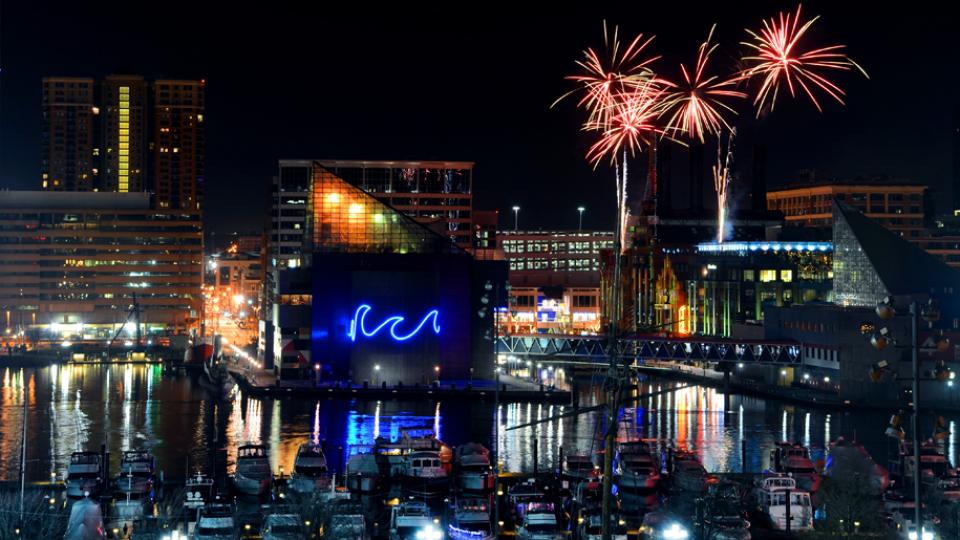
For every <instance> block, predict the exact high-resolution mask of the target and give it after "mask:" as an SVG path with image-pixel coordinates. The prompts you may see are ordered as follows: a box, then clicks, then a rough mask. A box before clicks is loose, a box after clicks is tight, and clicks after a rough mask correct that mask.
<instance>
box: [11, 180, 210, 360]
mask: <svg viewBox="0 0 960 540" xmlns="http://www.w3.org/2000/svg"><path fill="white" fill-rule="evenodd" d="M152 206H153V205H152V201H151V200H150V195H149V194H147V193H50V192H42V191H0V315H2V316H3V322H4V324H5V328H6V329H7V331H8V332H11V333H12V332H17V333H20V332H23V334H24V336H25V338H26V339H28V340H29V341H33V342H43V341H53V340H63V339H70V340H75V341H78V340H104V339H110V338H112V337H113V336H114V335H116V333H117V331H118V330H120V329H121V328H126V329H127V330H130V331H129V332H128V334H131V335H132V332H133V331H135V330H134V329H131V327H130V326H125V325H131V323H130V322H129V321H128V318H129V315H130V312H131V310H132V309H133V307H134V305H136V306H138V309H139V320H140V323H141V326H142V328H141V332H142V333H143V334H145V335H150V334H154V335H170V334H176V333H186V332H187V330H188V329H190V328H195V327H196V325H197V322H198V320H199V317H200V306H201V293H200V287H201V284H202V280H203V252H202V249H203V241H202V232H201V231H202V229H201V221H200V213H199V212H198V211H197V210H157V209H154V208H153V207H152ZM130 320H135V319H130Z"/></svg>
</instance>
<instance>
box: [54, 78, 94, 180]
mask: <svg viewBox="0 0 960 540" xmlns="http://www.w3.org/2000/svg"><path fill="white" fill-rule="evenodd" d="M42 109H43V126H42V129H41V132H42V139H43V140H42V149H41V156H42V158H41V159H42V163H41V167H40V173H41V184H40V186H41V187H42V188H43V189H45V190H53V191H91V190H92V189H93V188H94V187H95V182H94V177H95V176H96V166H95V165H94V162H95V159H96V157H97V153H98V152H99V150H98V149H97V148H96V143H95V141H96V137H95V129H96V120H95V119H96V117H97V115H98V113H99V109H98V108H97V107H95V106H94V83H93V79H88V78H81V77H45V78H44V79H43V103H42Z"/></svg>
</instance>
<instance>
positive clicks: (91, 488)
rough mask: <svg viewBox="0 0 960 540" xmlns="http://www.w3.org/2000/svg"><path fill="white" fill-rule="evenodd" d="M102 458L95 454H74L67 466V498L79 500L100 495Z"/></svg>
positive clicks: (71, 455)
mask: <svg viewBox="0 0 960 540" xmlns="http://www.w3.org/2000/svg"><path fill="white" fill-rule="evenodd" d="M102 481H103V457H102V456H101V455H100V454H99V453H97V452H74V453H72V454H70V465H68V466H67V481H66V484H67V497H70V498H71V499H80V498H83V497H86V496H91V497H92V496H95V495H97V494H98V493H100V488H101V483H102Z"/></svg>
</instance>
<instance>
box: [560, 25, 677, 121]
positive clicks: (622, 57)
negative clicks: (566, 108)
mask: <svg viewBox="0 0 960 540" xmlns="http://www.w3.org/2000/svg"><path fill="white" fill-rule="evenodd" d="M653 39H654V38H653V36H651V37H649V38H647V39H643V34H637V36H636V37H635V38H633V40H632V41H631V42H630V43H629V44H628V45H627V46H626V47H623V46H622V44H621V42H620V38H619V27H616V26H615V27H614V28H613V36H612V39H611V36H610V35H609V34H608V32H607V23H606V22H604V23H603V44H604V48H605V50H606V53H607V54H606V57H602V56H601V55H600V54H599V53H598V52H597V51H596V50H594V49H593V48H588V49H586V50H585V51H583V56H584V58H583V59H582V60H578V61H577V62H576V63H577V65H578V66H579V67H580V68H581V69H582V73H579V74H576V75H570V76H567V77H566V79H567V80H571V81H574V82H575V83H576V84H577V88H574V89H573V90H571V91H570V92H567V93H566V94H564V95H563V96H560V98H559V99H557V101H556V102H554V105H555V104H556V103H557V102H559V101H560V100H562V99H564V98H565V97H567V96H570V95H572V94H576V93H582V94H583V95H582V97H581V98H580V100H579V101H578V102H577V106H578V107H581V108H583V109H586V110H587V111H588V119H587V123H588V124H603V125H607V124H609V122H610V118H611V115H613V114H614V110H615V109H616V103H615V101H616V96H618V95H621V94H623V93H625V92H630V91H631V90H633V89H635V88H637V87H639V86H642V85H645V84H647V82H649V80H650V79H651V78H652V77H653V72H652V71H651V70H650V69H649V68H648V66H649V65H650V63H652V62H653V61H655V60H656V59H657V58H658V57H651V58H646V59H644V58H641V54H642V53H643V50H644V49H645V48H646V47H647V45H649V44H650V42H651V41H653ZM605 58H606V59H605Z"/></svg>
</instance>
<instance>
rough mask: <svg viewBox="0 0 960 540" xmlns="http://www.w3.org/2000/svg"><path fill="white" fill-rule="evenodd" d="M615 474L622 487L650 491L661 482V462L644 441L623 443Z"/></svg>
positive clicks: (618, 483) (618, 484) (630, 489)
mask: <svg viewBox="0 0 960 540" xmlns="http://www.w3.org/2000/svg"><path fill="white" fill-rule="evenodd" d="M615 474H616V475H617V486H619V487H620V488H621V489H626V490H629V491H638V492H646V491H650V490H652V489H656V487H657V485H658V484H659V483H660V462H659V460H658V459H657V457H656V455H655V454H654V452H653V451H652V450H651V449H650V447H649V445H647V443H646V442H644V441H636V442H630V443H625V444H621V445H620V455H619V459H617V467H616V472H615Z"/></svg>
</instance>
